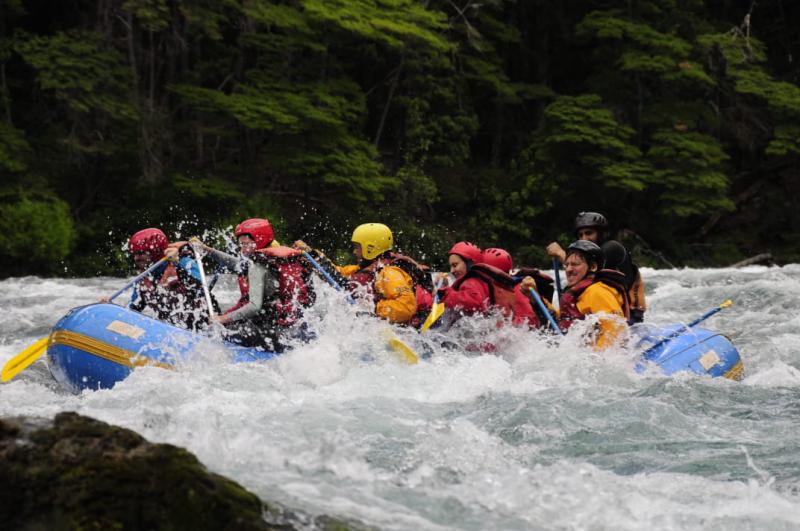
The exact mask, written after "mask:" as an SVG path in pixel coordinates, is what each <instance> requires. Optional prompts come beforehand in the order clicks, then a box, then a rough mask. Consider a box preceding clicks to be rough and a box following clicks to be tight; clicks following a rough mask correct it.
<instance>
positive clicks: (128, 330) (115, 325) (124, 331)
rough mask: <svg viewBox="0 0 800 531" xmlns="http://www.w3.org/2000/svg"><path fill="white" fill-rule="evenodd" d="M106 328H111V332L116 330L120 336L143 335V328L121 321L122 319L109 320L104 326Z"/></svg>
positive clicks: (135, 337)
mask: <svg viewBox="0 0 800 531" xmlns="http://www.w3.org/2000/svg"><path fill="white" fill-rule="evenodd" d="M106 330H111V331H112V332H116V333H117V334H119V335H121V336H125V337H129V338H131V339H139V338H140V337H142V335H144V329H142V328H139V327H138V326H133V325H132V324H128V323H123V322H122V321H111V322H110V323H109V324H108V326H107V327H106Z"/></svg>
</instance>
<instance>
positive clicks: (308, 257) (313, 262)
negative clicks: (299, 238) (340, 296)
mask: <svg viewBox="0 0 800 531" xmlns="http://www.w3.org/2000/svg"><path fill="white" fill-rule="evenodd" d="M303 257H304V258H305V259H306V260H308V262H309V263H310V264H311V265H313V266H314V267H315V268H316V270H317V271H319V272H320V274H321V275H322V276H323V277H325V280H327V281H328V284H330V285H331V286H333V287H334V288H335V289H336V291H343V290H342V286H340V285H339V283H338V282H336V280H335V279H334V278H333V277H332V276H331V275H330V273H328V272H327V271H325V268H324V267H322V266H321V265H320V264H319V262H317V261H316V260H314V257H313V256H311V255H310V254H309V253H307V252H306V251H303ZM347 302H349V303H350V304H355V302H356V301H355V300H353V297H351V296H350V294H349V293H348V294H347Z"/></svg>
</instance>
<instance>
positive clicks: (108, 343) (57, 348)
mask: <svg viewBox="0 0 800 531" xmlns="http://www.w3.org/2000/svg"><path fill="white" fill-rule="evenodd" d="M202 343H205V344H217V345H224V347H225V348H226V349H227V350H228V351H229V352H230V353H231V358H232V360H233V361H234V362H249V361H259V360H268V359H271V358H273V357H275V356H276V355H277V354H276V353H274V352H264V351H260V350H256V349H253V348H248V347H242V346H240V345H236V344H233V343H229V342H226V341H219V340H213V339H210V338H208V337H205V336H202V335H200V334H196V333H194V332H191V331H188V330H183V329H181V328H176V327H174V326H171V325H169V324H166V323H163V322H161V321H158V320H156V319H152V318H150V317H147V316H146V315H142V314H140V313H137V312H134V311H131V310H129V309H127V308H123V307H121V306H117V305H114V304H90V305H88V306H80V307H78V308H73V309H72V310H70V312H69V313H68V314H67V315H65V316H64V317H62V318H61V320H59V321H58V322H57V323H56V324H55V326H53V329H52V331H51V332H50V337H49V340H48V344H47V359H48V362H49V363H48V365H49V367H50V372H51V373H52V374H53V377H54V378H55V379H56V380H57V381H58V382H59V383H60V384H62V385H63V386H65V387H67V388H68V389H71V390H72V391H74V392H80V391H82V390H84V389H93V390H94V389H109V388H111V387H113V386H114V384H116V383H117V382H120V381H122V380H123V379H125V378H126V377H127V376H128V375H129V374H130V373H131V371H132V370H133V369H134V368H136V367H142V366H155V367H161V368H164V369H174V368H175V366H176V365H177V364H179V363H181V362H183V361H186V360H187V359H189V358H190V357H191V355H192V353H194V352H196V349H197V347H199V346H200V345H201V344H202Z"/></svg>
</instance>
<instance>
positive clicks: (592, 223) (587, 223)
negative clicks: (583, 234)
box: [575, 212, 608, 234]
mask: <svg viewBox="0 0 800 531" xmlns="http://www.w3.org/2000/svg"><path fill="white" fill-rule="evenodd" d="M589 227H595V228H598V229H602V230H608V220H607V219H606V217H605V216H604V215H603V214H599V213H597V212H580V213H579V214H578V215H577V216H575V233H576V234H577V232H578V231H579V230H581V229H585V228H589Z"/></svg>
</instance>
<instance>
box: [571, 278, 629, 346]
mask: <svg viewBox="0 0 800 531" xmlns="http://www.w3.org/2000/svg"><path fill="white" fill-rule="evenodd" d="M596 282H602V283H603V284H605V285H607V286H610V287H612V288H614V289H615V290H616V291H617V292H618V293H619V294H620V295H621V296H622V300H623V304H622V312H623V313H624V315H625V319H628V318H629V317H630V303H629V301H628V291H627V290H626V289H625V275H624V274H623V273H621V272H619V271H617V270H615V269H601V270H600V271H596V272H595V273H594V275H593V276H592V277H590V278H584V279H583V280H581V281H580V282H578V283H577V284H575V285H574V286H572V287H571V288H569V289H567V290H566V291H564V292H563V293H562V294H561V298H560V299H559V300H558V304H559V307H560V312H561V315H560V317H559V320H558V326H559V328H561V330H562V331H564V332H566V331H567V330H568V329H569V327H571V326H572V325H573V323H574V322H575V321H576V320H581V319H584V318H585V317H586V316H585V315H584V314H583V312H581V311H580V310H579V309H578V299H580V297H581V295H582V294H583V292H584V291H586V288H588V287H589V286H591V285H592V284H594V283H596Z"/></svg>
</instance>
